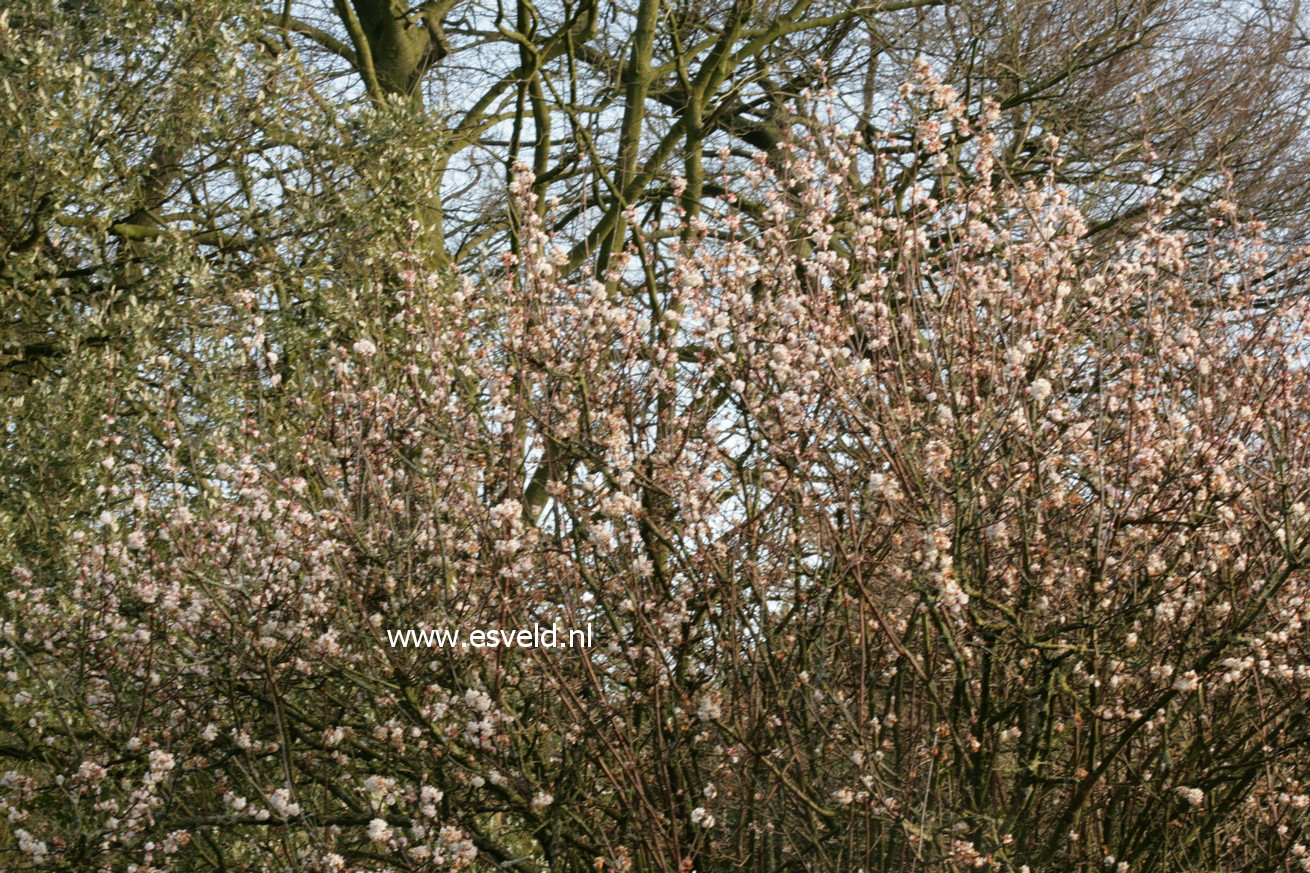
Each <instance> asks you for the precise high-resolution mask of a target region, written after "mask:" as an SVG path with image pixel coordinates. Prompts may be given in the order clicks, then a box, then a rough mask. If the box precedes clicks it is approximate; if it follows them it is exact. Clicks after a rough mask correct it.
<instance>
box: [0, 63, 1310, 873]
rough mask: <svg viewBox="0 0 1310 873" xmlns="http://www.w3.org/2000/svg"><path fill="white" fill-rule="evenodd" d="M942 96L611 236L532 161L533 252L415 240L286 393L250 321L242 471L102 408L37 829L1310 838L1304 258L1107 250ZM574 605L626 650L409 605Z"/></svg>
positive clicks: (17, 621)
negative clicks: (576, 253)
mask: <svg viewBox="0 0 1310 873" xmlns="http://www.w3.org/2000/svg"><path fill="white" fill-rule="evenodd" d="M910 96H911V97H912V99H918V97H920V96H921V97H922V98H923V100H924V105H923V107H921V111H922V112H923V114H922V115H921V116H920V118H919V120H918V121H917V122H916V123H917V129H918V131H919V153H920V154H921V157H922V159H923V160H924V161H926V162H928V163H930V164H931V165H932V166H935V167H939V168H941V169H942V170H943V175H942V177H941V179H942V181H941V183H940V184H939V185H936V186H934V187H932V188H922V187H921V188H916V189H914V190H911V191H905V192H896V191H884V190H882V189H881V188H880V187H879V186H880V184H881V183H880V182H879V179H880V178H881V173H882V170H883V165H882V164H881V163H879V164H876V165H869V164H866V163H862V161H861V159H860V158H858V157H857V155H859V154H860V151H859V150H858V149H856V148H855V147H854V146H853V142H852V138H850V137H842V136H839V135H836V134H833V133H831V132H829V133H818V134H813V135H812V136H810V137H809V138H808V139H807V138H804V137H802V138H801V139H800V140H799V141H798V142H797V143H796V144H795V145H793V146H791V147H789V150H788V152H787V158H786V160H785V161H784V162H783V163H782V175H781V177H778V178H775V177H774V175H773V174H772V172H771V171H770V170H769V169H768V166H767V164H766V163H765V162H764V161H760V162H758V163H757V164H756V165H755V166H754V167H753V168H752V169H750V170H748V171H746V172H744V173H743V175H742V178H741V179H739V180H737V179H734V180H725V182H732V183H740V184H737V185H736V188H735V190H734V191H733V193H731V194H729V195H727V196H726V197H725V198H724V199H723V202H722V206H721V208H720V209H719V210H717V211H715V212H711V213H707V214H705V215H700V216H697V217H696V218H695V219H694V220H692V221H689V222H686V223H685V224H680V225H679V226H677V227H675V228H672V230H673V231H674V232H671V233H670V232H667V231H669V230H670V229H669V228H655V227H649V226H643V224H642V220H641V218H640V217H639V216H637V215H635V214H633V215H629V216H628V217H627V218H628V222H629V223H630V224H631V225H632V226H633V227H635V228H636V229H637V232H636V234H635V236H634V239H633V242H632V244H631V245H630V246H629V247H628V250H627V251H626V252H625V253H622V254H621V255H620V256H619V257H618V258H617V259H616V260H615V261H614V262H613V263H612V264H611V270H610V272H609V273H608V274H606V275H602V276H595V277H591V276H585V275H584V276H577V275H573V274H570V273H568V272H567V271H565V270H563V269H562V265H563V264H565V263H567V255H566V254H565V253H564V244H563V243H562V242H560V241H557V240H556V239H554V238H552V236H551V235H550V234H548V233H547V232H546V231H545V230H544V227H545V223H544V220H543V213H544V212H546V211H547V207H548V204H541V203H538V202H536V200H535V199H534V195H533V194H532V185H531V178H530V177H529V176H528V174H527V171H526V170H525V169H523V168H520V171H519V174H518V176H517V178H516V181H515V184H514V189H515V190H514V193H515V196H516V197H517V202H518V204H519V206H520V213H519V215H518V221H519V227H520V237H519V239H520V243H519V245H518V247H517V251H516V252H515V253H507V254H505V255H504V256H503V257H502V258H501V259H500V260H499V261H498V262H496V263H493V264H491V265H490V266H489V267H488V269H487V272H486V275H484V276H479V277H463V278H460V277H455V278H451V277H448V276H445V275H433V274H428V273H427V272H425V271H424V270H423V269H421V268H420V266H419V263H418V262H417V260H416V259H414V258H411V257H409V256H406V255H403V254H402V255H401V256H400V257H399V258H398V259H397V261H396V262H395V263H393V264H390V265H387V266H386V269H385V270H383V271H382V272H381V273H379V274H378V276H377V277H376V283H377V284H376V285H375V286H374V288H373V289H372V290H373V291H374V292H376V304H377V307H378V311H379V313H380V314H379V317H378V318H375V319H371V320H365V321H362V322H361V324H362V325H363V327H362V328H361V329H360V330H359V331H358V333H359V335H356V336H352V337H349V338H348V339H345V340H343V341H339V342H337V344H336V345H335V346H333V348H332V349H331V352H330V354H329V355H327V356H326V358H325V360H324V362H323V364H322V366H321V367H320V368H319V371H318V373H317V374H316V376H315V378H317V379H319V380H320V383H321V384H323V385H325V386H326V388H325V389H324V390H322V391H321V392H319V393H317V394H313V393H306V394H305V395H304V396H303V398H302V399H301V400H299V401H296V403H293V406H296V404H298V406H297V407H296V415H295V416H294V417H293V419H292V420H278V421H269V420H266V419H265V418H261V408H262V407H261V406H260V405H259V404H258V403H257V402H256V401H257V400H258V398H259V397H261V396H262V394H261V391H263V390H264V389H265V388H267V385H264V384H261V383H260V382H259V376H258V374H259V373H260V372H264V370H261V369H260V365H261V364H262V361H263V359H262V357H261V356H266V355H267V350H266V348H265V346H264V345H263V344H261V343H258V342H246V343H244V344H242V343H240V342H238V341H236V340H237V339H239V338H234V342H233V348H244V353H245V354H247V355H249V356H250V358H251V364H252V365H251V367H250V369H249V372H250V373H251V374H253V375H252V377H251V378H252V382H251V384H250V386H249V396H250V398H251V399H250V404H249V411H248V415H247V417H246V419H245V420H244V422H243V423H242V424H241V426H240V427H239V428H238V429H237V430H236V432H233V433H226V432H216V433H212V434H209V435H208V436H206V435H205V434H204V432H203V431H204V422H203V420H200V419H196V420H191V421H187V420H185V416H183V415H181V414H178V413H177V412H176V410H175V409H171V408H169V407H168V406H167V405H165V406H162V407H161V409H160V411H159V415H158V419H159V420H158V426H159V427H160V428H162V429H163V430H164V431H166V432H168V433H170V434H175V435H174V436H173V437H172V439H171V442H168V443H167V444H169V445H171V446H172V448H173V455H172V456H170V457H169V458H165V459H162V460H159V461H158V463H160V464H162V465H163V468H164V469H165V470H168V469H171V470H173V471H174V472H175V473H177V474H179V480H180V478H181V477H180V473H181V471H182V470H183V469H184V468H185V465H186V464H187V463H189V462H188V460H187V459H188V458H189V457H191V456H192V455H193V454H194V453H195V452H196V451H197V449H196V447H195V445H194V443H195V441H197V440H202V441H203V440H205V439H206V438H207V439H208V440H210V445H211V446H212V451H213V452H214V454H215V457H216V459H217V461H218V464H217V466H216V468H215V474H214V475H213V476H211V477H209V478H208V479H207V481H206V483H205V487H204V489H203V490H202V491H201V492H200V493H193V492H192V491H191V490H189V489H185V488H182V487H181V486H180V485H179V486H178V487H176V488H175V489H173V490H172V491H169V490H168V489H167V488H158V487H154V488H150V489H146V488H144V487H142V486H141V485H140V481H142V480H141V478H140V477H141V470H142V465H143V464H145V463H146V461H147V459H146V458H145V457H144V456H143V454H142V453H141V452H138V451H136V450H135V449H134V448H133V447H132V445H131V444H130V443H129V442H116V441H115V440H114V439H113V438H112V431H113V422H112V421H109V422H107V428H108V431H109V433H110V435H109V436H107V437H106V439H104V440H103V441H102V446H101V450H102V451H103V453H104V458H105V459H106V461H107V462H112V463H108V464H107V468H108V467H112V469H113V470H115V471H117V472H116V473H115V474H114V484H113V485H112V487H110V488H109V489H108V491H107V492H106V495H107V496H106V507H107V508H106V510H105V515H104V516H103V517H102V519H101V521H100V523H98V524H96V525H94V526H91V527H89V528H87V529H85V530H82V531H79V532H78V535H77V537H75V540H74V542H72V543H71V544H70V548H69V550H68V551H69V554H70V557H69V567H70V569H69V571H68V574H67V578H64V579H48V578H41V577H40V576H39V575H36V574H34V573H32V572H30V571H28V570H26V569H24V568H22V567H17V568H14V570H13V579H14V581H13V584H12V586H11V593H10V597H9V600H8V602H7V604H6V605H5V606H4V614H3V634H4V647H3V650H0V661H3V668H4V670H6V671H7V678H8V680H9V683H8V689H9V690H8V692H7V697H8V699H7V700H5V702H4V706H3V709H2V710H0V712H2V713H3V717H4V719H5V722H4V724H3V729H4V734H5V736H6V740H5V745H4V747H3V749H0V753H2V754H3V756H4V758H5V759H6V762H7V763H6V764H5V770H6V771H7V772H4V773H3V775H2V776H0V811H2V812H3V813H4V817H5V818H6V819H7V821H8V824H7V825H5V826H4V827H6V828H8V829H9V830H8V833H9V834H11V835H12V837H13V838H12V839H11V840H7V841H5V842H4V846H5V848H3V849H0V857H3V858H4V860H5V864H6V866H7V868H8V869H26V868H28V867H38V866H41V865H57V866H60V867H61V868H63V869H77V870H93V869H103V870H120V869H127V870H137V871H146V870H168V869H180V870H191V869H196V870H200V869H227V870H235V869H243V870H245V869H248V870H264V869H267V870H292V869H295V870H323V871H336V870H448V869H464V868H473V869H478V868H480V869H493V868H499V869H512V870H547V869H551V870H577V871H581V870H615V871H622V870H641V871H646V870H668V871H680V873H682V871H691V870H699V871H716V870H725V871H726V870H736V869H755V870H761V871H765V870H768V871H775V870H786V869H790V870H801V869H805V870H921V869H922V870H943V871H944V870H971V869H983V870H989V869H990V870H1006V871H1022V870H1027V871H1067V870H1092V869H1097V870H1102V869H1109V870H1116V871H1146V870H1201V869H1207V870H1252V871H1254V870H1272V869H1279V870H1286V869H1296V865H1300V866H1301V868H1302V869H1310V855H1307V853H1306V848H1305V845H1304V844H1305V841H1306V836H1305V833H1304V832H1305V829H1306V826H1307V824H1308V823H1310V819H1308V817H1307V815H1308V813H1307V807H1308V806H1310V785H1307V784H1306V779H1307V776H1306V774H1307V773H1310V769H1308V767H1310V719H1307V718H1306V717H1305V716H1306V709H1307V706H1308V705H1310V657H1308V655H1307V651H1306V642H1305V640H1306V635H1305V628H1304V624H1303V622H1304V621H1305V619H1306V614H1307V612H1310V603H1307V599H1306V596H1307V591H1308V590H1310V589H1308V587H1307V586H1308V584H1310V580H1307V575H1306V563H1305V562H1306V559H1307V539H1308V538H1310V510H1307V501H1310V494H1308V493H1307V492H1308V490H1310V459H1308V458H1307V453H1308V452H1310V386H1308V385H1307V380H1306V374H1305V369H1304V367H1305V362H1306V357H1305V355H1306V352H1307V339H1310V334H1308V333H1307V320H1306V319H1307V308H1306V303H1305V302H1304V301H1303V300H1302V299H1300V298H1299V297H1298V296H1297V295H1296V294H1294V293H1290V292H1292V291H1295V290H1296V289H1294V288H1286V287H1282V285H1280V278H1279V277H1280V276H1281V275H1282V274H1281V273H1280V271H1279V269H1278V266H1279V264H1281V263H1282V261H1281V260H1280V259H1281V257H1282V256H1281V255H1279V254H1278V253H1277V252H1276V251H1274V250H1273V249H1272V248H1271V247H1269V246H1266V245H1265V244H1263V243H1262V242H1261V241H1260V239H1259V228H1258V227H1255V228H1251V227H1249V226H1242V225H1240V224H1239V223H1238V222H1237V221H1236V219H1235V214H1234V212H1233V210H1232V209H1230V208H1229V207H1228V205H1227V204H1222V203H1221V204H1219V205H1218V207H1217V208H1216V210H1215V221H1214V228H1215V230H1214V234H1213V235H1212V236H1211V237H1210V238H1209V239H1206V240H1189V239H1187V238H1185V237H1183V236H1181V235H1178V234H1175V233H1168V232H1165V231H1164V230H1162V229H1161V228H1162V224H1163V222H1164V219H1165V217H1166V216H1167V214H1168V212H1169V210H1170V208H1172V204H1171V203H1170V202H1169V201H1168V200H1165V201H1160V202H1157V203H1156V204H1155V208H1154V210H1153V211H1152V212H1151V214H1150V215H1148V216H1146V217H1145V219H1144V221H1143V223H1142V226H1141V228H1140V230H1139V231H1138V233H1137V234H1136V235H1135V236H1134V237H1132V238H1131V239H1129V240H1127V241H1125V242H1123V243H1121V244H1119V245H1118V246H1117V247H1116V248H1115V249H1114V250H1112V251H1104V250H1101V251H1098V250H1095V249H1092V248H1090V247H1089V246H1088V245H1087V244H1086V243H1085V241H1084V240H1085V230H1086V228H1085V225H1084V222H1083V220H1082V218H1081V216H1080V214H1079V212H1078V210H1077V209H1076V207H1075V205H1074V204H1073V203H1072V202H1071V201H1070V198H1069V196H1068V195H1067V194H1066V193H1065V192H1063V191H1061V190H1059V189H1058V188H1056V187H1054V186H1053V185H1051V184H1049V182H1047V183H1042V182H1041V181H1040V180H1039V181H1036V182H1031V183H1027V184H1023V185H1019V184H1016V183H1014V182H1012V181H1010V180H1008V179H1006V178H1001V177H999V176H995V175H994V174H993V171H992V166H993V160H994V156H995V151H996V149H997V148H998V146H997V145H996V143H994V142H993V140H992V138H991V136H990V134H989V133H988V127H989V123H990V118H991V113H990V112H988V111H984V112H983V113H982V115H981V116H980V117H974V118H969V117H967V114H966V113H965V111H964V109H963V107H962V106H960V105H959V103H958V101H957V99H956V97H955V95H954V94H953V93H951V92H950V90H949V89H948V88H946V87H945V86H943V85H941V84H940V83H938V82H936V81H935V80H933V79H932V77H931V74H930V73H929V72H928V71H926V70H925V71H923V74H922V80H921V83H920V86H919V87H918V89H917V90H916V89H910ZM1051 145H1052V146H1054V145H1055V143H1051ZM896 154H897V153H896V152H895V151H894V150H893V149H890V148H888V149H886V150H885V152H883V153H880V155H881V156H880V158H879V160H880V161H883V160H892V159H894V158H895V157H896ZM1053 159H1054V158H1053ZM947 169H950V170H952V171H953V172H952V173H951V174H950V175H949V176H948V175H947V174H946V173H945V171H946V170H947ZM729 187H732V185H729ZM870 192H873V193H872V195H871V194H870ZM748 203H749V204H751V205H752V206H753V207H757V212H756V213H754V214H760V215H762V216H763V219H762V224H761V225H760V226H758V227H757V226H756V224H755V223H754V222H753V221H749V220H747V219H746V218H744V215H745V214H746V210H745V204H748ZM657 254H658V257H657V256H656V255H657ZM659 265H668V269H667V270H666V271H662V270H663V268H662V267H660V266H659ZM661 271H662V272H661ZM238 302H239V304H240V305H239V306H238V309H241V308H242V307H244V308H245V309H246V310H247V311H248V312H249V315H248V316H247V317H246V318H245V319H244V322H243V323H239V324H238V327H239V328H240V329H241V330H244V331H245V332H246V334H247V335H248V336H249V335H253V334H254V333H255V332H257V331H258V330H259V324H258V323H257V320H256V318H257V317H256V315H255V310H256V309H257V308H258V305H259V297H258V290H257V289H251V290H250V291H249V292H246V293H244V296H239V297H238ZM160 368H161V369H160V374H159V379H160V380H161V383H162V384H165V385H167V382H168V376H167V373H168V370H167V367H165V366H164V365H163V363H161V365H160ZM151 481H154V480H151ZM534 623H542V624H552V623H553V624H555V625H557V626H559V627H561V628H575V627H581V626H583V625H586V624H590V625H591V626H592V627H593V629H594V637H595V645H594V647H593V648H591V649H589V650H581V651H580V650H578V649H568V648H559V649H549V648H537V649H531V648H524V649H519V648H497V649H492V650H477V649H459V648H431V649H416V648H405V647H393V646H391V645H390V644H389V642H388V637H387V634H386V631H387V630H388V629H394V628H416V627H437V626H446V627H450V626H458V627H503V628H515V627H531V626H532V625H533V624H534ZM1303 859H1304V860H1303Z"/></svg>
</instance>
